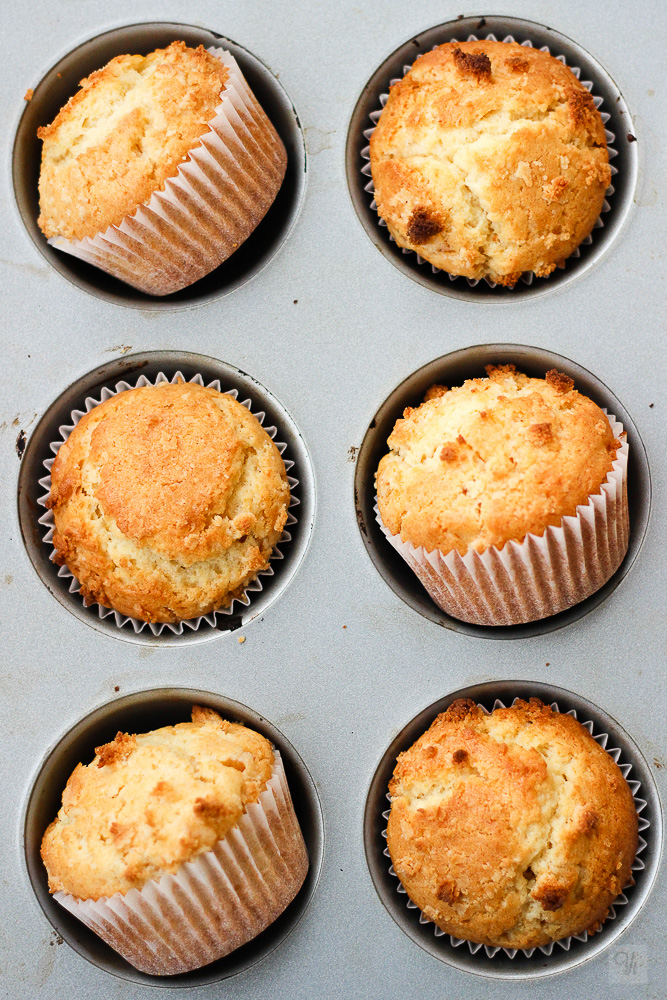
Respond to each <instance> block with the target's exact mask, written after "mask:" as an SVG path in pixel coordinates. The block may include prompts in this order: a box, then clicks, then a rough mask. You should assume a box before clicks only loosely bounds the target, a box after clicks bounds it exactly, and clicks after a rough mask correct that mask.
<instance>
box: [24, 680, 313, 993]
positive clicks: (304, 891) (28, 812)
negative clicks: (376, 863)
mask: <svg viewBox="0 0 667 1000" xmlns="http://www.w3.org/2000/svg"><path fill="white" fill-rule="evenodd" d="M193 705H202V706H203V707H205V708H213V709H215V711H216V712H219V713H220V714H221V715H222V716H223V718H225V719H228V720H229V721H231V722H240V723H242V724H243V725H246V726H250V727H251V728H252V729H255V730H257V732H260V733H262V735H263V736H266V738H267V739H268V740H270V741H271V743H272V744H273V746H274V747H276V749H278V750H279V751H280V755H281V757H282V760H283V763H284V766H285V774H286V776H287V781H288V784H289V788H290V793H291V795H292V800H293V802H294V808H295V811H296V814H297V817H298V820H299V825H300V826H301V830H302V832H303V836H304V840H305V841H306V847H307V848H308V858H309V861H310V867H309V869H308V874H307V876H306V881H305V882H304V884H303V886H302V887H301V889H300V890H299V893H298V895H297V897H296V898H295V899H294V900H293V901H292V902H291V903H290V905H289V906H288V907H287V909H286V910H285V911H284V912H283V913H282V914H281V915H280V917H278V919H277V920H276V921H275V922H274V923H273V924H272V925H271V926H270V927H268V928H267V929H266V930H265V931H263V932H262V934H260V935H259V937H257V938H255V939H254V940H253V941H250V942H248V944H247V945H244V946H243V947H241V948H238V949H237V950H236V951H234V952H232V953H231V954H230V955H227V956H226V957H225V958H221V959H220V960H219V961H217V962H213V963H212V964H211V965H208V966H205V967H204V968H202V969H197V970H196V971H194V972H188V973H184V974H182V975H179V976H171V977H166V978H165V977H157V976H149V975H146V974H145V973H143V972H139V971H138V970H137V969H135V968H133V967H132V966H131V965H130V964H129V963H128V962H126V961H125V960H124V959H123V958H121V956H120V955H118V954H117V953H116V952H115V951H114V950H113V948H110V947H109V945H107V944H106V943H105V942H104V941H101V940H100V938H98V936H97V935H96V934H95V933H93V931H91V930H89V929H88V928H87V927H85V926H83V924H81V922H80V921H79V920H77V919H76V917H74V916H72V914H71V913H69V911H67V910H65V909H64V907H62V906H60V905H59V904H58V903H57V902H56V901H55V900H54V899H53V897H52V896H51V895H50V894H49V890H48V882H47V878H46V870H45V868H44V865H43V864H42V860H41V858H40V854H39V849H40V845H41V842H42V837H43V835H44V831H45V830H46V827H47V826H48V825H49V823H50V822H51V820H52V819H53V818H54V816H55V815H56V813H57V812H58V809H59V807H60V799H61V796H62V789H63V788H64V787H65V784H66V783H67V779H68V777H69V776H70V774H71V772H72V771H73V770H74V768H75V767H76V765H77V764H78V763H79V762H80V761H81V762H84V763H88V762H89V761H90V760H92V759H93V757H94V755H95V747H97V746H100V745H101V744H103V743H106V742H108V741H109V740H112V739H113V738H114V736H115V735H116V733H117V732H118V731H119V730H120V731H122V732H129V733H144V732H149V731H150V730H152V729H158V728H159V727H161V726H172V725H176V723H177V722H189V721H190V710H191V708H192V706H193ZM23 847H24V852H25V866H26V870H27V873H28V878H29V879H30V883H31V885H32V888H33V890H34V893H35V895H36V897H37V900H38V902H39V905H40V906H41V907H42V909H43V911H44V913H45V914H46V916H47V918H48V920H49V921H50V922H51V924H52V925H53V927H54V929H55V930H56V932H57V933H58V934H59V935H60V936H61V937H62V938H63V940H65V941H67V943H68V944H69V945H71V946H72V948H74V950H75V951H77V952H78V953H79V954H80V955H83V957H84V958H87V959H88V961H89V962H92V963H93V965H96V966H97V967H98V968H100V969H104V970H105V971H106V972H110V973H112V975H114V976H118V977H119V978H121V979H126V980H129V981H130V982H134V983H140V984H142V985H148V986H155V985H158V984H159V985H160V986H163V987H164V986H167V987H169V986H171V987H176V988H179V987H180V988H183V987H186V986H200V985H203V984H204V983H217V982H219V981H220V980H221V979H227V978H228V977H229V976H235V975H236V974H237V973H239V972H243V971H244V970H245V969H248V968H250V966H252V965H254V964H255V963H256V962H259V961H260V960H261V959H262V958H264V957H265V956H266V955H268V954H269V953H270V952H271V951H273V949H274V948H277V947H278V945H279V944H280V942H281V941H282V940H283V939H284V938H285V937H286V936H287V935H288V934H289V933H290V931H291V930H293V928H294V927H295V926H296V924H297V923H298V922H299V920H300V919H301V917H302V916H303V914H304V912H305V910H306V907H307V906H308V903H309V902H310V900H311V898H312V895H313V893H314V891H315V888H316V886H317V882H318V879H319V876H320V869H321V866H322V856H323V851H324V827H323V822H322V810H321V806H320V801H319V798H318V795H317V791H316V789H315V785H314V782H313V779H312V777H311V775H310V773H309V772H308V769H307V767H306V766H305V764H304V763H303V761H302V760H301V757H300V756H299V754H298V753H297V752H296V750H295V749H294V747H293V746H292V744H291V743H290V742H289V741H288V740H287V739H286V738H285V737H284V736H283V734H282V733H281V732H280V730H279V729H276V727H275V726H273V725H272V724H271V723H270V722H268V721H267V720H266V719H263V718H262V717H261V716H260V715H258V714H257V712H254V711H252V709H250V708H247V707H246V706H245V705H241V704H239V703H238V702H236V701H232V700H231V699H229V698H224V697H222V696H221V695H219V694H214V693H212V692H210V691H199V690H193V689H191V688H182V689H180V688H167V689H164V688H156V689H154V690H148V691H137V692H136V693H135V694H130V695H126V696H125V697H124V698H118V699H116V700H115V701H113V702H111V703H110V704H107V705H101V706H100V707H99V708H97V709H95V711H93V712H91V713H90V715H87V716H86V717H85V718H83V719H81V720H80V721H79V722H77V724H76V725H75V726H73V727H72V728H71V729H70V730H68V732H66V733H65V734H64V735H63V736H62V737H61V738H60V739H59V740H58V742H57V743H56V745H55V746H54V747H53V748H52V749H51V751H50V752H49V753H48V754H47V756H46V758H45V759H44V760H43V761H42V763H41V765H40V767H39V770H38V772H37V775H36V777H35V780H34V784H33V787H32V790H31V792H30V796H29V798H28V801H27V803H26V805H25V811H24V817H23Z"/></svg>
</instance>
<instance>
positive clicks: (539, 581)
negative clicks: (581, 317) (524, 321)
mask: <svg viewBox="0 0 667 1000" xmlns="http://www.w3.org/2000/svg"><path fill="white" fill-rule="evenodd" d="M487 373H488V377H487V378H476V379H471V380H469V381H467V382H465V383H464V384H463V385H462V386H460V387H458V388H454V389H450V390H447V389H446V388H445V387H443V386H434V387H432V389H431V390H430V391H429V393H428V394H427V398H426V400H425V401H424V402H423V403H422V404H421V406H419V407H417V408H415V409H412V408H409V407H408V409H406V410H405V412H404V414H403V417H402V419H399V420H398V421H397V422H396V424H395V426H394V429H393V431H392V433H391V435H390V436H389V439H388V442H387V443H388V445H389V448H390V451H389V453H388V454H387V455H385V456H384V457H383V458H382V459H381V461H380V464H379V467H378V471H377V477H376V484H377V498H378V510H379V515H380V519H381V522H382V524H383V527H384V529H385V531H386V533H387V535H388V536H389V538H390V541H392V544H395V546H396V547H397V548H398V550H399V551H400V552H401V554H402V555H404V557H405V558H407V561H408V562H409V563H410V564H411V565H412V568H413V569H415V570H416V571H417V572H418V574H419V575H420V578H421V579H422V582H423V583H424V584H425V586H426V587H427V589H428V590H429V592H430V593H431V596H432V597H433V598H434V600H436V602H437V603H439V604H440V606H441V607H443V608H444V609H445V610H447V611H448V612H449V613H452V614H454V615H455V616H456V617H463V618H465V620H467V621H477V622H478V623H479V624H516V623H518V622H519V621H532V620H536V619H537V618H541V617H546V615H548V614H555V613H556V612H557V611H561V610H563V609H564V608H565V607H568V606H570V605H572V604H574V603H577V601H579V600H583V598H584V597H587V596H588V594H589V593H592V592H593V591H594V590H597V589H598V588H599V587H600V586H601V585H602V584H603V583H604V582H605V581H606V580H607V579H608V578H609V576H611V574H612V573H613V572H614V571H615V570H616V569H617V568H618V566H619V565H620V562H621V560H622V559H623V556H624V555H625V551H626V549H627V543H628V534H627V493H626V489H625V479H624V476H625V468H626V465H627V444H625V443H623V444H621V441H620V440H617V438H616V437H615V435H614V431H613V430H612V426H611V424H610V421H609V420H608V419H607V417H606V416H605V414H604V413H603V411H602V410H601V409H600V408H599V407H598V406H597V405H596V404H595V403H594V402H593V401H592V400H591V399H588V398H587V397H586V396H583V395H582V394H581V393H579V392H577V390H576V389H575V388H574V384H573V381H572V379H570V378H569V377H568V376H566V375H562V374H560V373H558V372H557V371H551V372H548V373H547V375H546V378H544V379H539V378H529V377H528V376H527V375H523V374H521V373H520V372H517V371H516V370H515V368H514V366H513V365H501V366H498V367H494V366H489V367H488V368H487ZM614 427H615V428H616V430H617V431H618V432H619V433H620V434H622V427H621V425H620V424H618V423H617V422H615V423H614ZM603 484H604V490H603V489H602V486H603ZM590 498H595V499H594V500H591V499H590ZM591 503H593V504H594V506H595V511H596V513H595V517H594V518H592V519H591V518H590V517H589V515H588V514H585V513H582V511H581V510H580V507H581V506H582V505H587V504H588V505H590V504H591ZM575 519H576V520H575ZM402 543H404V545H403V548H402V547H401V544H402ZM515 543H516V544H515ZM522 543H525V544H523V550H522V551H519V549H518V546H519V545H522ZM405 545H407V546H408V548H407V549H406V548H405ZM416 549H419V550H421V554H420V553H418V552H415V550H416ZM501 550H502V556H501V555H500V552H501ZM431 553H433V554H434V555H433V558H432V557H431V556H430V555H429V554H431ZM477 554H480V555H482V554H483V555H484V558H485V559H486V563H483V562H482V561H480V559H479V558H477V559H476V560H475V559H473V560H472V561H471V560H470V559H469V558H468V557H469V556H471V555H477ZM487 554H488V558H487ZM458 556H465V557H466V560H467V562H465V565H464V561H463V560H462V559H460V558H455V557H458Z"/></svg>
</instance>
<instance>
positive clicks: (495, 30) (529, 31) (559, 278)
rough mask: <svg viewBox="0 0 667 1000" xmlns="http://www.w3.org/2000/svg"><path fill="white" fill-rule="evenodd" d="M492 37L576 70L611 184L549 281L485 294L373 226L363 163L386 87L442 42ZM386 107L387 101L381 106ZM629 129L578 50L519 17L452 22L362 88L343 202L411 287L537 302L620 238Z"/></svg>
mask: <svg viewBox="0 0 667 1000" xmlns="http://www.w3.org/2000/svg"><path fill="white" fill-rule="evenodd" d="M469 36H472V37H473V38H475V39H486V38H488V37H490V36H491V37H492V38H493V39H495V40H496V41H499V42H502V41H504V40H505V39H506V38H508V37H511V38H513V39H514V41H516V42H518V43H520V44H522V43H524V42H525V41H530V42H531V43H532V45H533V47H534V48H537V49H539V48H543V47H545V46H546V47H547V48H548V49H549V52H550V53H551V55H552V56H555V57H557V58H564V59H565V62H566V64H567V65H568V66H571V67H573V68H576V69H577V70H578V71H580V72H578V74H577V75H578V76H579V79H580V80H581V81H582V83H584V82H585V84H588V85H591V86H589V87H588V88H587V89H590V92H591V93H592V94H593V95H594V97H595V98H596V103H597V102H598V101H599V100H600V99H601V100H602V103H601V104H600V113H601V114H602V115H603V121H604V122H605V128H606V130H607V140H608V142H609V144H610V153H609V157H610V164H611V167H612V183H611V189H610V191H609V192H608V197H607V200H606V202H605V205H604V206H603V210H602V214H601V216H600V219H599V220H598V223H596V227H595V228H594V229H593V232H592V233H591V235H590V237H586V239H585V240H584V242H583V243H582V244H580V246H579V248H578V249H577V250H575V252H574V254H572V255H571V256H570V257H569V258H568V259H567V261H566V263H565V266H564V267H563V268H561V269H559V268H556V270H555V271H554V272H552V274H550V275H549V277H548V278H536V277H534V276H531V277H530V279H529V281H524V280H523V279H521V280H520V281H519V282H518V283H517V284H516V285H515V287H514V288H513V289H512V288H505V287H503V286H502V285H495V286H492V285H491V284H489V283H488V282H486V281H478V282H470V281H468V280H467V279H466V278H460V277H459V278H456V279H455V280H452V279H451V278H450V276H449V274H447V273H446V272H445V271H441V270H438V269H437V268H433V267H431V265H430V264H429V263H428V261H422V259H421V258H418V257H417V255H416V254H415V253H411V252H409V251H407V250H403V249H401V247H399V246H398V245H397V244H396V243H395V242H394V240H393V239H392V237H391V236H390V235H389V230H388V229H387V227H386V225H380V218H379V216H378V214H377V211H376V210H375V207H374V201H373V192H372V188H373V185H372V180H371V176H370V165H369V156H368V152H367V150H368V140H369V135H370V132H371V131H372V129H373V127H374V125H375V122H376V121H377V112H378V110H379V109H380V107H381V106H383V102H381V96H382V95H386V94H387V93H388V92H389V85H390V82H392V81H394V80H396V79H400V78H401V77H403V76H404V75H405V73H406V67H409V66H411V65H412V64H413V62H414V61H415V59H416V58H417V57H418V56H420V55H423V54H424V53H426V52H429V51H430V50H431V49H433V48H435V46H436V45H442V44H443V43H444V42H451V41H459V42H462V41H466V40H467V39H468V37H469ZM384 99H385V100H386V97H385V98H384ZM633 133H634V126H633V125H632V120H631V118H630V112H629V110H628V107H627V105H626V103H625V100H624V98H623V95H622V94H621V92H620V90H619V89H618V87H617V86H616V84H615V83H614V81H613V80H612V78H611V77H610V76H609V74H608V73H607V71H606V70H605V68H604V67H603V66H602V65H601V64H600V63H599V62H598V61H597V59H595V58H594V56H592V55H591V54H590V53H589V52H587V51H586V50H585V49H584V48H582V46H581V45H579V44H577V42H574V41H573V40H572V39H571V38H567V37H566V36H565V35H562V34H561V33H560V32H558V31H554V30H553V29H552V28H548V27H546V25H543V24H537V23H535V22H533V21H526V20H524V19H523V18H518V17H500V16H496V15H486V16H484V17H458V18H457V19H455V20H452V21H447V22H445V23H444V24H438V25H436V26H435V27H434V28H429V29H428V30H427V31H422V32H420V33H418V34H416V35H413V36H412V37H411V38H409V39H408V40H407V41H406V42H404V43H403V45H401V46H399V48H397V49H396V50H395V51H394V52H392V53H391V55H390V56H388V57H387V58H386V59H385V60H384V62H383V63H382V64H381V65H380V66H379V67H378V68H377V69H376V70H375V72H374V73H373V75H372V76H371V78H370V79H369V81H368V83H367V84H366V86H365V87H364V89H363V91H362V93H361V96H360V97H359V100H358V101H357V104H356V107H355V109H354V112H353V114H352V118H351V120H350V126H349V130H348V136H347V150H346V160H345V165H346V171H347V183H348V187H349V189H350V196H351V198H352V201H353V203H354V207H355V209H356V212H357V215H358V217H359V221H360V222H361V224H362V226H363V227H364V229H365V230H366V232H367V233H368V235H369V237H370V239H371V240H372V241H373V243H374V245H375V246H376V247H377V249H378V250H379V251H380V253H382V254H383V256H384V257H386V258H387V259H388V260H389V261H391V263H392V264H394V266H395V267H397V268H399V270H401V271H403V273H404V274H407V275H408V277H410V278H412V279H413V280H414V281H418V282H420V283H421V284H422V285H426V286H427V287H428V288H432V289H433V290H434V291H436V292H440V293H441V294H443V295H452V296H454V297H455V298H465V299H471V300H475V301H480V300H481V301H485V302H509V301H515V300H516V298H517V297H518V298H524V297H527V296H535V295H540V294H544V293H545V292H548V291H550V290H553V289H554V288H557V287H558V286H560V285H563V284H565V283H566V282H569V281H571V280H572V279H573V278H575V277H576V276H577V275H579V274H582V273H583V272H584V271H586V270H588V269H589V268H590V267H592V265H593V264H595V263H596V261H598V260H599V259H600V257H601V256H602V254H604V253H605V251H606V250H607V248H608V247H609V246H610V245H611V243H612V241H613V240H614V239H615V237H616V236H617V234H618V233H619V231H620V230H621V228H622V226H623V223H624V222H625V219H626V216H627V214H628V212H629V211H630V209H631V207H632V199H633V195H634V192H635V187H636V184H637V172H638V156H637V145H636V143H635V142H634V135H633Z"/></svg>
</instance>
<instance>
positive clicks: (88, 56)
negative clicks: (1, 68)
mask: <svg viewBox="0 0 667 1000" xmlns="http://www.w3.org/2000/svg"><path fill="white" fill-rule="evenodd" d="M176 40H182V41H184V42H185V43H186V44H187V45H189V46H193V47H196V46H198V45H203V46H204V47H205V48H209V47H212V46H213V47H216V48H222V49H225V50H226V51H227V52H229V53H230V54H231V55H232V56H233V57H234V59H236V61H237V63H238V64H239V66H240V68H241V71H242V73H243V76H244V77H245V79H246V80H247V82H248V85H249V87H250V89H251V90H252V92H253V94H254V95H255V97H256V98H257V100H258V102H259V104H260V105H261V107H262V109H263V110H264V111H265V112H266V114H267V115H268V117H269V119H270V121H271V123H272V125H273V126H274V128H275V129H276V131H277V132H278V135H279V136H280V138H281V140H282V142H283V144H284V146H285V149H286V151H287V171H286V174H285V177H284V180H283V182H282V185H281V186H280V189H279V191H278V194H277V195H276V198H275V200H274V202H273V204H272V205H271V207H270V208H269V210H268V212H267V213H266V215H265V216H264V218H263V219H262V221H261V222H260V223H259V225H258V226H257V227H256V228H255V230H254V231H253V232H252V233H251V235H250V236H249V237H248V238H247V239H246V240H245V242H244V243H243V244H242V245H241V246H240V247H239V249H238V250H236V251H235V252H234V253H233V254H232V255H231V256H230V257H228V259H227V260H225V261H224V262H223V263H222V264H220V266H219V267H217V268H215V270H212V271H211V272H210V273H209V274H207V275H206V276H205V277H203V278H201V279H200V280H199V281H196V282H195V283H194V284H191V285H189V286H188V287H186V288H183V289H182V290H181V291H179V292H174V293H173V294H171V295H167V296H165V297H163V298H154V297H153V296H151V295H147V294H145V293H144V292H141V291H138V290H137V289H136V288H133V287H132V286H131V285H128V284H125V283H124V282H122V281H120V280H119V279H118V278H114V277H112V276H111V275H109V274H107V273H106V272H105V271H102V270H100V269H99V268H98V267H95V266H94V265H93V264H90V263H87V262H86V261H84V260H81V259H79V258H78V257H75V256H72V255H71V254H69V253H63V252H62V251H60V250H57V249H56V248H55V247H54V246H51V245H50V244H49V243H47V240H46V237H45V236H44V235H43V233H42V232H41V230H40V229H39V226H38V225H37V217H38V215H39V192H38V187H37V184H38V180H39V168H40V161H41V145H42V144H41V140H40V139H38V138H37V129H38V128H39V127H40V126H41V125H46V124H48V123H49V122H51V121H52V120H53V119H54V118H55V116H56V114H57V113H58V111H59V110H60V108H61V107H62V106H63V105H64V104H66V103H67V101H68V100H69V98H70V97H71V96H72V94H74V93H75V92H76V91H77V89H78V86H79V81H80V80H82V79H83V78H84V77H86V76H88V75H89V74H90V73H92V72H93V71H94V70H97V69H100V68H101V67H102V66H104V65H105V64H106V63H107V62H108V61H109V60H110V59H113V58H114V56H117V55H122V54H124V53H141V54H143V55H146V54H148V53H149V52H152V51H153V50H154V49H156V48H164V47H166V46H167V45H169V44H170V43H171V42H173V41H176ZM12 174H13V182H14V193H15V196H16V203H17V207H18V210H19V214H20V216H21V218H22V220H23V223H24V225H25V227H26V229H27V231H28V235H29V236H30V237H31V239H32V241H33V243H34V244H35V246H36V247H37V249H38V250H39V252H40V253H41V254H42V256H43V257H45V258H46V260H47V261H48V262H49V264H51V265H52V266H53V267H54V268H55V269H56V270H57V271H59V272H60V274H62V275H63V276H64V277H65V278H67V279H68V280H69V281H71V282H72V284H74V285H77V286H78V287H79V288H82V289H84V290H85V291H87V292H90V293H92V294H93V295H97V296H98V297H100V298H104V299H107V300H108V301H111V302H115V303H116V304H119V305H128V306H135V307H137V308H141V309H165V308H172V309H173V308H177V307H179V306H180V307H188V306H192V305H196V304H197V303H199V302H204V301H207V300H209V299H214V298H218V297H219V296H221V295H225V294H226V293H227V292H230V291H233V290H234V289H235V288H238V287H239V286H240V285H242V284H244V283H245V282H246V281H248V280H249V279H250V278H251V277H253V275H255V274H257V273H258V272H259V271H260V270H261V269H262V268H263V267H264V266H265V265H266V264H268V262H269V261H270V260H271V258H272V257H273V256H274V255H275V254H276V253H277V252H278V250H279V249H280V248H281V246H282V245H283V243H284V242H285V240H286V239H287V237H288V236H289V234H290V232H291V230H292V227H293V226H294V224H295V222H296V219H297V216H298V214H299V211H300V209H301V205H302V202H303V196H304V193H305V186H306V151H305V143H304V138H303V134H302V131H301V126H300V123H299V118H298V116H297V113H296V111H295V109H294V107H293V105H292V103H291V101H290V99H289V97H288V95H287V94H286V93H285V90H284V89H283V87H282V85H281V84H280V83H279V82H278V80H277V78H276V77H275V76H274V75H273V73H271V71H270V70H269V69H268V68H267V67H266V66H265V65H264V64H263V63H262V62H260V60H259V59H258V58H257V57H256V56H255V55H253V54H252V53H251V52H249V51H248V50H247V49H245V48H243V46H241V45H238V44H237V43H236V42H233V41H231V40H230V39H228V38H225V37H224V36H222V35H219V34H217V33H216V32H213V31H207V30H205V29H203V28H199V27H196V26H194V25H189V24H177V23H170V22H149V23H146V24H132V25H128V26H126V27H122V28H115V29H113V30H112V31H107V32H104V33H103V34H101V35H97V36H96V37H94V38H91V39H89V40H88V41H85V42H83V44H81V45H79V46H78V47H77V48H75V49H73V50H72V51H71V52H69V53H68V54H67V55H66V56H64V57H63V58H62V59H61V60H60V61H59V62H58V63H56V65H55V66H53V67H52V68H51V69H50V70H49V72H48V73H47V74H46V75H45V76H44V77H43V78H42V80H40V81H39V83H37V84H36V85H35V87H34V92H33V96H32V98H31V100H30V101H29V102H28V103H26V106H25V109H24V111H23V114H22V116H21V119H20V122H19V124H18V128H17V132H16V137H15V140H14V149H13V160H12Z"/></svg>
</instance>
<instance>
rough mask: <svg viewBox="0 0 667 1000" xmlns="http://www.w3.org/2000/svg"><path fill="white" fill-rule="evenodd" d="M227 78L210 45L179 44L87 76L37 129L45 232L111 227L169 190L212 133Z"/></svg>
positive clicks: (77, 233) (76, 235) (75, 235)
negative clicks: (203, 138) (190, 155)
mask: <svg viewBox="0 0 667 1000" xmlns="http://www.w3.org/2000/svg"><path fill="white" fill-rule="evenodd" d="M227 75H228V71H227V69H226V67H225V66H223V64H222V63H221V62H220V60H219V59H216V58H215V56H213V55H211V54H210V53H209V52H207V51H206V50H205V49H204V48H203V46H201V45H200V46H199V48H197V49H191V48H188V46H187V45H186V44H185V42H172V44H171V45H170V46H169V47H168V48H166V49H157V50H156V51H155V52H151V53H150V55H147V56H139V55H123V56H116V58H115V59H112V60H111V62H109V63H107V65H106V66H104V67H103V68H102V69H100V70H98V71H97V72H95V73H91V75H90V76H88V77H86V79H85V80H82V81H81V85H80V86H81V90H79V91H77V93H76V94H74V96H73V97H71V98H70V100H69V101H68V103H67V104H66V105H65V107H64V108H61V110H60V111H59V112H58V114H57V116H56V118H55V119H54V120H53V121H52V122H51V124H50V125H46V126H44V127H43V128H40V129H38V132H37V135H38V136H39V138H40V139H42V140H43V143H44V145H43V147H42V166H41V171H40V176H39V204H40V215H39V219H38V223H39V226H40V228H41V230H42V232H43V233H44V235H45V236H47V237H51V236H64V237H65V238H66V239H81V238H82V237H84V236H94V235H95V234H96V233H102V232H104V231H105V230H106V229H107V227H108V226H114V225H118V224H119V223H120V222H121V221H122V220H123V218H125V216H127V215H132V214H133V213H134V212H135V210H136V209H137V208H138V207H139V205H141V204H143V203H144V202H146V201H148V199H149V198H150V196H151V195H152V194H153V192H154V191H160V190H163V188H164V185H165V181H166V180H167V178H169V177H173V176H174V175H175V174H176V172H177V171H178V168H179V166H180V165H181V163H183V161H184V160H186V159H187V154H188V153H189V152H190V150H192V149H193V148H194V147H197V146H198V145H199V139H200V138H201V136H203V135H206V134H207V133H208V132H209V131H210V130H209V128H208V122H209V121H210V120H211V119H212V118H213V117H214V116H215V111H216V108H217V107H218V105H219V104H220V95H221V93H222V90H223V88H224V86H225V81H226V79H227Z"/></svg>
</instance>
